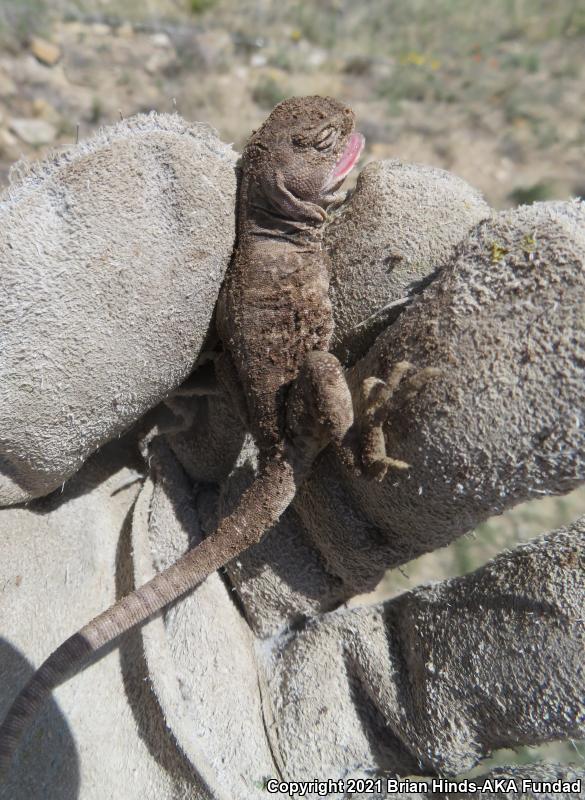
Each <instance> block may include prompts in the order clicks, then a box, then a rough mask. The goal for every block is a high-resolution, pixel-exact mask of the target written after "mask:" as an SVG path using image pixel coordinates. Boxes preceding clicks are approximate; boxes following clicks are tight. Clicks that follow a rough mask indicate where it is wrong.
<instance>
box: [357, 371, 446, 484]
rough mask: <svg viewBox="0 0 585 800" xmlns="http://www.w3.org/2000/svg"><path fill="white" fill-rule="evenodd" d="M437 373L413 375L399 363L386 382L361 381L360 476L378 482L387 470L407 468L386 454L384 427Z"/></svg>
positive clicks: (359, 425)
mask: <svg viewBox="0 0 585 800" xmlns="http://www.w3.org/2000/svg"><path fill="white" fill-rule="evenodd" d="M409 373H410V374H409ZM439 373H440V370H439V369H436V368H434V367H426V368H425V369H421V370H418V371H415V368H414V367H413V365H412V364H410V363H409V362H408V361H400V362H398V363H397V364H395V365H394V367H393V369H392V371H391V373H390V376H389V378H388V380H387V381H382V380H380V379H379V378H375V377H370V378H366V379H365V380H364V381H362V383H361V386H360V398H359V402H360V407H361V409H363V411H362V413H361V414H360V416H359V418H358V428H359V434H358V437H359V443H360V445H359V446H360V460H361V467H362V472H363V473H364V474H365V475H366V476H367V477H370V478H375V479H376V480H378V481H381V480H383V479H384V478H385V476H386V473H387V472H388V470H389V469H395V470H396V469H397V470H405V469H408V468H409V466H410V465H409V464H408V463H407V462H406V461H401V460H400V459H396V458H391V457H390V456H389V455H388V454H387V452H386V439H385V437H384V428H383V426H384V423H385V422H386V421H387V419H388V418H389V417H390V415H391V414H392V412H394V411H396V410H397V409H399V408H401V407H402V406H403V405H404V404H405V403H406V402H408V400H410V399H411V398H412V397H414V396H415V395H416V394H418V392H419V391H420V390H421V389H422V387H423V386H424V385H425V384H426V382H427V381H428V380H429V379H430V378H432V377H435V376H436V375H438V374H439Z"/></svg>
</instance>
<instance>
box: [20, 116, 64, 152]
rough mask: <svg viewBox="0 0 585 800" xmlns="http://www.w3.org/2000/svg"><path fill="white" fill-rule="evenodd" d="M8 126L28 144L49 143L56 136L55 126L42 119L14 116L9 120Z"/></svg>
mask: <svg viewBox="0 0 585 800" xmlns="http://www.w3.org/2000/svg"><path fill="white" fill-rule="evenodd" d="M9 127H10V130H11V131H12V132H13V133H14V134H16V136H18V138H19V139H21V141H23V142H25V143H26V144H30V145H41V144H50V143H51V142H53V141H54V140H55V137H56V136H57V130H56V128H55V126H54V125H51V123H50V122H47V121H46V120H44V119H26V118H24V117H23V118H15V119H11V120H10V124H9Z"/></svg>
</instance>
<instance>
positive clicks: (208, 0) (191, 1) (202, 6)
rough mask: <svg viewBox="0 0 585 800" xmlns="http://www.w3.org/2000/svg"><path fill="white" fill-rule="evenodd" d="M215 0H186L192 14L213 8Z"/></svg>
mask: <svg viewBox="0 0 585 800" xmlns="http://www.w3.org/2000/svg"><path fill="white" fill-rule="evenodd" d="M215 2H216V0H188V5H189V11H190V12H191V13H192V14H203V12H204V11H209V9H210V8H213V6H214V5H215Z"/></svg>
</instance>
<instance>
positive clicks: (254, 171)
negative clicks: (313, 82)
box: [242, 96, 364, 224]
mask: <svg viewBox="0 0 585 800" xmlns="http://www.w3.org/2000/svg"><path fill="white" fill-rule="evenodd" d="M354 125H355V115H354V113H353V111H352V110H351V109H350V108H348V106H346V105H344V104H343V103H340V102H339V101H338V100H334V99H333V98H331V97H319V96H314V97H292V98H290V99H289V100H284V101H283V102H282V103H279V104H278V105H277V106H276V107H275V108H274V110H273V111H272V113H271V114H270V116H269V117H268V119H267V120H266V121H265V122H264V124H263V125H262V127H261V128H260V129H259V130H258V131H256V132H255V133H254V134H253V135H252V137H251V138H250V140H249V141H248V143H247V145H246V148H245V150H244V154H243V158H242V167H243V170H244V173H245V174H246V175H247V176H248V180H249V181H251V182H252V183H253V184H255V185H256V187H257V188H258V189H260V191H261V194H262V196H263V198H264V202H265V204H267V205H268V206H269V207H270V208H271V210H272V211H274V212H276V214H278V215H280V216H284V217H285V218H286V219H289V220H291V221H295V222H302V223H310V224H320V223H321V222H323V220H324V219H325V218H326V209H327V207H328V206H330V205H331V204H332V203H333V202H335V200H336V198H337V197H338V195H336V192H337V190H338V189H339V188H340V186H341V184H342V183H343V181H344V179H345V177H346V176H347V175H348V174H349V172H350V171H351V170H352V168H353V166H354V165H355V164H356V162H357V160H358V158H359V156H360V154H361V152H362V149H363V146H364V137H363V136H362V135H361V134H359V133H355V132H354Z"/></svg>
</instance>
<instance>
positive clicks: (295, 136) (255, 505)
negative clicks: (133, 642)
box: [0, 97, 406, 770]
mask: <svg viewBox="0 0 585 800" xmlns="http://www.w3.org/2000/svg"><path fill="white" fill-rule="evenodd" d="M353 129H354V114H353V112H352V111H351V109H349V108H347V107H346V106H344V105H342V104H341V103H339V102H338V101H336V100H333V99H331V98H324V97H305V98H292V99H290V100H286V101H284V102H283V103H280V104H279V105H278V106H276V108H275V109H274V110H273V112H272V113H271V114H270V116H269V117H268V119H267V120H266V122H265V123H264V124H263V125H262V127H261V128H260V129H259V130H258V131H257V132H255V133H254V134H253V135H252V137H251V138H250V140H249V141H248V143H247V145H246V148H245V150H244V153H243V156H242V161H241V182H240V191H239V199H238V209H237V212H238V224H237V241H236V249H235V252H234V257H233V259H232V263H231V265H230V268H229V270H228V274H227V276H226V279H225V281H224V284H223V286H222V289H221V293H220V298H219V302H218V307H217V315H216V320H217V329H218V333H219V336H220V339H221V342H222V345H223V352H222V354H221V355H220V357H219V359H218V361H217V372H218V377H219V379H220V382H221V383H222V384H223V385H224V386H227V387H228V390H229V392H230V394H231V395H232V397H233V398H234V399H235V401H236V403H237V405H238V407H239V409H240V410H241V414H242V416H243V418H244V420H245V423H246V425H247V427H248V429H249V431H250V432H251V433H252V435H253V436H254V438H255V440H256V443H257V446H258V451H259V471H258V476H257V478H256V479H255V481H254V482H253V484H252V485H251V486H250V488H248V490H247V491H245V492H244V493H243V495H242V497H241V499H240V501H239V503H238V505H237V507H236V509H235V510H234V511H233V512H232V513H231V514H230V515H229V516H227V517H225V518H224V519H222V520H221V521H220V522H219V524H218V527H217V529H216V530H215V531H214V532H213V533H212V534H211V535H210V536H208V537H207V538H206V539H205V540H204V541H203V542H202V543H201V544H199V545H198V546H197V547H195V548H194V549H193V550H191V551H189V552H188V553H186V554H185V555H184V556H183V557H182V558H180V559H179V560H178V561H177V562H176V563H175V564H174V565H173V566H171V567H170V568H168V569H166V570H165V571H164V572H161V573H159V574H158V575H156V576H155V577H154V578H153V579H152V580H151V581H149V582H148V583H146V584H145V585H144V586H141V587H139V588H138V589H136V590H135V591H134V592H132V593H131V594H129V595H127V596H126V597H124V598H122V599H121V600H120V601H118V602H117V603H115V604H114V605H113V606H112V607H111V608H109V609H108V610H107V611H105V612H104V613H102V614H100V615H99V616H98V617H96V618H95V619H94V620H92V621H91V622H90V623H89V624H87V625H86V626H85V627H83V628H82V629H81V630H80V631H79V632H78V633H76V634H74V635H73V636H71V637H70V638H69V639H67V641H65V642H64V643H63V644H62V645H61V646H60V647H58V648H57V650H55V651H54V652H53V654H52V655H50V656H49V657H48V658H47V660H46V661H45V662H44V663H43V664H42V666H41V667H40V668H39V669H38V670H37V672H36V673H35V674H34V676H33V677H32V679H31V680H30V681H29V683H28V684H27V685H26V686H25V687H24V689H23V690H22V691H21V693H20V694H19V696H18V697H17V699H16V700H15V702H14V704H13V705H12V707H11V708H10V710H9V712H8V714H7V716H6V718H5V720H4V722H3V724H2V725H1V726H0V770H1V769H3V768H4V769H5V768H6V767H7V765H8V763H9V762H10V759H11V756H12V752H13V751H14V749H15V747H16V745H17V742H18V740H19V738H20V736H21V734H22V732H23V730H24V728H25V727H26V724H27V721H28V720H29V719H30V718H31V717H32V716H33V715H34V713H35V712H36V710H37V709H38V708H39V707H40V705H41V704H42V703H43V701H44V700H45V698H46V697H47V695H48V694H49V693H50V692H51V690H52V689H53V688H55V687H56V686H58V685H59V684H60V683H61V682H62V681H63V680H64V679H65V678H66V677H67V676H68V674H69V673H71V672H72V671H73V669H74V668H76V667H78V666H79V664H80V662H81V661H82V660H83V659H85V657H87V656H89V655H90V654H91V653H95V652H96V651H98V650H100V649H101V648H103V647H104V646H105V645H107V644H110V643H111V642H112V641H114V640H115V639H116V638H118V637H119V636H120V635H121V634H123V633H124V632H125V631H127V630H129V629H130V628H132V627H133V626H135V625H139V624H141V623H143V622H145V621H146V620H147V619H148V618H149V617H151V616H152V615H153V614H154V613H156V612H157V611H159V610H160V609H162V608H163V607H164V606H166V605H168V604H169V603H171V602H172V601H174V600H176V599H177V598H179V597H181V595H183V594H185V593H186V592H188V591H189V590H191V589H193V588H194V587H195V586H197V584H199V583H201V581H203V579H204V578H205V577H207V576H208V575H209V574H210V573H212V572H214V571H215V570H217V569H219V568H220V567H222V566H223V565H225V564H226V563H227V562H229V561H230V560H231V559H233V558H235V557H236V556H237V555H238V554H239V553H241V552H242V551H243V550H245V549H246V548H248V547H250V546H251V545H253V544H255V543H257V542H258V541H259V540H260V538H261V537H262V535H263V534H264V533H265V532H266V531H267V530H269V529H270V528H271V527H272V526H273V525H274V524H275V523H276V522H277V520H278V518H279V517H280V515H281V514H282V513H283V511H284V510H285V509H286V508H287V506H288V505H289V504H290V503H291V501H292V500H293V498H294V496H295V493H296V491H297V488H298V486H299V485H300V483H301V482H302V481H303V480H305V478H306V477H307V475H308V472H309V470H310V467H311V464H312V462H313V461H314V459H315V458H316V456H317V455H318V453H319V452H320V451H321V450H322V449H323V448H324V447H325V446H327V445H328V444H330V443H333V445H334V446H335V447H336V448H337V450H338V452H339V453H340V454H342V455H343V457H344V458H345V460H346V461H347V462H348V463H350V464H352V465H353V466H354V468H360V469H361V470H362V471H365V472H369V474H371V475H374V476H375V477H378V478H379V477H381V476H382V475H383V474H384V472H385V470H386V469H387V468H388V466H395V467H404V466H406V465H405V464H403V463H402V462H396V461H393V460H392V459H389V458H387V457H386V456H385V453H381V452H380V450H381V447H382V448H383V442H384V440H383V435H382V433H381V425H382V422H383V419H384V405H385V403H384V402H383V400H381V399H380V398H381V397H382V398H383V395H384V391H382V392H381V391H380V383H381V382H379V381H375V380H374V382H373V384H372V385H371V386H368V387H367V391H366V393H367V394H368V395H369V396H370V397H371V401H372V402H370V403H369V402H368V398H367V397H365V400H364V398H363V397H362V402H361V406H363V407H364V408H365V413H364V414H361V421H362V423H361V425H360V426H357V425H354V424H353V423H354V410H353V402H352V396H351V393H350V391H349V388H348V386H347V384H346V381H345V377H344V372H343V368H342V366H341V364H340V363H339V362H338V360H337V359H336V358H335V357H334V356H333V355H331V354H330V353H328V352H327V351H328V348H329V343H330V340H331V336H332V333H333V317H332V309H331V304H330V301H329V297H328V287H329V267H328V264H327V259H326V257H325V253H324V250H323V248H322V245H321V231H322V227H323V223H324V221H325V220H326V218H327V209H328V208H330V207H331V206H333V205H335V204H337V203H339V202H340V199H342V198H341V196H340V193H339V191H338V190H339V188H340V186H341V184H342V183H343V180H344V179H345V177H346V176H347V174H348V173H349V172H350V170H351V169H352V167H353V166H354V165H355V163H356V162H357V160H358V158H359V155H360V153H361V150H362V147H363V137H362V136H361V135H360V134H358V133H354V131H353ZM404 371H405V366H404V365H399V368H398V372H397V373H396V375H397V377H396V379H395V380H394V383H396V384H397V382H398V380H399V378H400V376H401V374H403V373H404ZM391 383H392V379H391V380H390V381H389V384H391ZM382 388H383V387H382ZM393 388H394V387H393V386H389V388H388V390H387V394H388V395H389V394H391V392H392V389H393ZM374 395H375V397H374ZM364 403H365V406H364Z"/></svg>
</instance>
